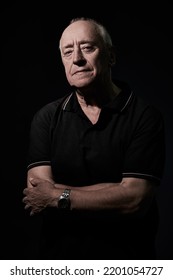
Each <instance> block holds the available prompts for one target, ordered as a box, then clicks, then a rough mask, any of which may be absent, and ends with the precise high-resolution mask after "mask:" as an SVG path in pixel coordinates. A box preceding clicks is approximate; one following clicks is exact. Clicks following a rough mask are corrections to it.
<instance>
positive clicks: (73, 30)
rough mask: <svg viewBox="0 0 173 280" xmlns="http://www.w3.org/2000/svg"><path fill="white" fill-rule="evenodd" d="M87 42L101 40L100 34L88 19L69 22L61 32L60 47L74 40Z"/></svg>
mask: <svg viewBox="0 0 173 280" xmlns="http://www.w3.org/2000/svg"><path fill="white" fill-rule="evenodd" d="M85 41H86V42H87V41H91V42H93V43H99V42H101V36H100V34H99V32H98V30H97V28H96V26H95V25H94V24H93V23H91V22H88V21H82V20H81V21H77V22H73V23H72V24H70V25H69V26H68V27H67V28H66V29H65V30H64V32H63V33H62V36H61V39H60V45H61V47H62V46H64V45H67V44H72V43H74V42H77V43H80V42H85Z"/></svg>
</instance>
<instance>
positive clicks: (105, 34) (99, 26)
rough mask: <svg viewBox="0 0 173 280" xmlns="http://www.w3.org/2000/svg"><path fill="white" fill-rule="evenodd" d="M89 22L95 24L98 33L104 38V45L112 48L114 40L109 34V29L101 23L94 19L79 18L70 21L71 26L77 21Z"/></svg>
mask: <svg viewBox="0 0 173 280" xmlns="http://www.w3.org/2000/svg"><path fill="white" fill-rule="evenodd" d="M80 20H83V21H89V22H91V23H93V24H94V25H95V27H96V29H97V31H98V33H99V34H100V36H101V37H102V39H103V41H104V43H105V44H106V45H108V46H112V39H111V36H110V34H109V32H108V31H107V29H106V28H105V26H103V25H102V24H101V23H100V22H98V21H96V20H95V19H92V18H88V17H77V18H73V19H72V20H71V21H70V24H72V23H73V22H76V21H80Z"/></svg>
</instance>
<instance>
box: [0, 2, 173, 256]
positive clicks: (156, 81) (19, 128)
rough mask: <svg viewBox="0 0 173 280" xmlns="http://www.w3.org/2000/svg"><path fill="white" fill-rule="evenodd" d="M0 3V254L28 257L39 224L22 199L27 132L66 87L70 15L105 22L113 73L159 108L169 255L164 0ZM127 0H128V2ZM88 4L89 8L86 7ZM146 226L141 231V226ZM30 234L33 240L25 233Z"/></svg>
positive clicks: (170, 136)
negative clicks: (62, 51)
mask: <svg viewBox="0 0 173 280" xmlns="http://www.w3.org/2000/svg"><path fill="white" fill-rule="evenodd" d="M23 2H25V4H23V3H18V2H15V3H14V2H13V3H12V4H8V5H4V6H1V17H0V19H1V47H2V51H1V54H2V57H1V136H0V137H1V176H2V177H1V191H0V195H1V207H2V211H1V236H2V238H1V242H2V245H1V247H2V248H3V249H1V253H0V257H1V259H30V258H34V256H36V252H37V249H36V248H37V242H38V238H39V235H38V233H37V229H38V228H39V224H38V221H37V219H36V218H34V217H33V218H29V217H28V214H26V213H25V211H24V205H23V204H22V197H23V195H22V190H23V188H24V187H25V186H26V182H25V180H26V154H27V148H28V133H29V127H30V121H31V119H32V116H33V114H34V113H35V112H36V111H37V110H38V109H39V108H40V107H41V106H42V105H44V104H45V103H47V102H49V101H52V100H54V99H56V98H58V97H59V96H62V95H64V94H66V93H67V92H68V89H69V88H68V84H67V81H66V78H65V74H64V69H63V67H62V64H61V60H60V55H59V50H58V43H59V36H60V34H61V32H62V30H63V29H64V28H65V27H66V25H67V24H68V23H69V21H70V20H71V18H73V17H78V16H89V17H94V18H95V19H97V20H99V21H100V22H102V23H103V24H104V25H106V27H107V29H108V31H109V32H110V33H111V36H112V39H113V43H114V44H115V46H116V51H117V64H116V65H115V67H114V69H113V75H115V76H116V77H117V78H120V79H122V80H125V81H127V82H128V83H129V84H130V85H131V86H132V87H133V88H134V90H135V92H136V93H137V94H139V95H141V96H142V97H144V98H146V99H148V100H149V101H150V102H151V103H153V104H154V105H155V106H156V107H158V108H159V109H160V111H161V112H162V113H163V116H164V119H165V126H166V165H165V171H164V176H163V180H162V184H161V186H160V188H159V193H158V205H159V212H160V226H159V231H158V236H157V254H158V258H159V259H172V258H173V237H172V236H173V183H172V181H173V176H172V174H173V172H172V166H173V161H172V158H173V153H172V143H173V133H172V131H173V130H172V101H173V98H172V95H173V91H172V89H173V88H172V65H173V64H172V42H171V41H172V15H171V7H170V5H167V4H166V2H164V3H162V2H160V4H158V3H157V4H156V5H154V4H153V6H151V5H150V4H148V5H147V4H146V2H144V3H145V4H142V2H141V1H138V2H139V4H138V5H137V4H134V5H132V4H129V3H126V2H124V3H123V2H121V4H120V3H119V2H114V7H112V5H111V4H110V3H109V2H106V3H103V4H100V3H99V4H98V3H95V4H94V3H89V2H85V3H83V2H81V3H78V4H76V3H75V2H73V3H71V5H70V4H69V3H68V2H67V3H65V5H64V6H63V4H61V6H58V5H55V4H50V3H51V2H49V4H48V3H45V4H43V3H40V4H39V3H38V2H37V4H35V3H34V4H32V2H28V3H27V2H26V1H23ZM129 2H131V1H129ZM93 5H95V7H93ZM148 230H149V229H148ZM30 235H32V236H33V240H32V241H33V242H32V243H31V242H30V241H29V236H30Z"/></svg>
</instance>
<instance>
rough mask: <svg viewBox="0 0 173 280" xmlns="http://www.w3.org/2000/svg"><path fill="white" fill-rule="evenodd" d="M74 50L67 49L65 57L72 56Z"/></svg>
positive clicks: (64, 53)
mask: <svg viewBox="0 0 173 280" xmlns="http://www.w3.org/2000/svg"><path fill="white" fill-rule="evenodd" d="M72 52H73V50H72V49H67V50H65V51H64V52H63V56H64V57H67V56H70V55H71V54H72Z"/></svg>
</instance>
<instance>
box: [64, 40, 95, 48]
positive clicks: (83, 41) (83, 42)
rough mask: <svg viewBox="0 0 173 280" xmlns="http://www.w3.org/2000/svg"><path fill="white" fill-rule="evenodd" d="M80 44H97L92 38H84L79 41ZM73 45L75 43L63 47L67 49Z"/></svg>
mask: <svg viewBox="0 0 173 280" xmlns="http://www.w3.org/2000/svg"><path fill="white" fill-rule="evenodd" d="M79 44H80V45H84V44H91V45H94V44H95V41H91V40H82V41H80V42H79ZM71 47H73V44H71V43H69V44H67V45H65V46H64V47H63V49H66V48H71Z"/></svg>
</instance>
